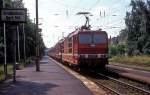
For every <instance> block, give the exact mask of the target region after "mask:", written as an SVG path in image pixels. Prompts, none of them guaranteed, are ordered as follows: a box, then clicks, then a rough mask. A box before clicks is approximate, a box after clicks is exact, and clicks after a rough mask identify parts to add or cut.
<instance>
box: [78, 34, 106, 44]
mask: <svg viewBox="0 0 150 95" xmlns="http://www.w3.org/2000/svg"><path fill="white" fill-rule="evenodd" d="M106 42H107V36H106V35H105V34H79V43H80V44H102V43H106Z"/></svg>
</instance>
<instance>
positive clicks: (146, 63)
mask: <svg viewBox="0 0 150 95" xmlns="http://www.w3.org/2000/svg"><path fill="white" fill-rule="evenodd" d="M109 62H110V64H113V65H120V66H125V67H130V68H135V69H141V70H146V71H150V56H115V57H113V58H111V59H109Z"/></svg>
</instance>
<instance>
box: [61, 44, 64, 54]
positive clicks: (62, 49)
mask: <svg viewBox="0 0 150 95" xmlns="http://www.w3.org/2000/svg"><path fill="white" fill-rule="evenodd" d="M60 45H61V52H62V53H64V42H62V43H61V44H60Z"/></svg>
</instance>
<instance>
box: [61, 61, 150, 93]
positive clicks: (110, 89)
mask: <svg viewBox="0 0 150 95" xmlns="http://www.w3.org/2000/svg"><path fill="white" fill-rule="evenodd" d="M64 65H65V64H64ZM66 66H67V65H66ZM67 67H69V68H70V69H73V70H74V71H76V72H78V73H80V74H81V75H83V76H85V77H87V78H88V79H89V80H91V81H93V82H95V83H96V84H97V85H98V86H100V87H101V88H103V89H104V90H105V91H106V93H107V95H150V85H146V84H142V83H139V82H136V81H133V80H130V79H127V78H123V77H118V76H117V75H115V74H114V75H109V74H108V72H106V73H97V72H96V71H93V70H89V69H79V68H72V67H71V66H67Z"/></svg>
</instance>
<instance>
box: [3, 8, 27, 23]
mask: <svg viewBox="0 0 150 95" xmlns="http://www.w3.org/2000/svg"><path fill="white" fill-rule="evenodd" d="M0 13H1V14H0V16H1V21H2V22H16V23H24V22H26V19H27V9H25V8H21V9H20V8H19V9H18V8H17V9H1V12H0Z"/></svg>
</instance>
